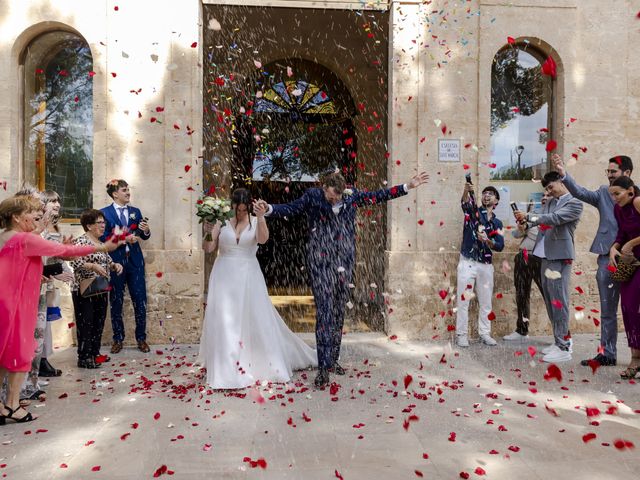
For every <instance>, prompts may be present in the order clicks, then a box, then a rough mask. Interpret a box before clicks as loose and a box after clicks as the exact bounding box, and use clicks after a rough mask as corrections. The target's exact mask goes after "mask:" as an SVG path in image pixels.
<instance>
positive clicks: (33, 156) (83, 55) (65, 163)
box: [22, 32, 94, 218]
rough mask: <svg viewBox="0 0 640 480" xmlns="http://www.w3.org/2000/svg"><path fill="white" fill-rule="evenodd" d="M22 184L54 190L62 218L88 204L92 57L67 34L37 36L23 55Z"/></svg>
mask: <svg viewBox="0 0 640 480" xmlns="http://www.w3.org/2000/svg"><path fill="white" fill-rule="evenodd" d="M22 63H23V72H24V148H23V151H24V170H25V180H26V181H29V182H32V183H34V184H35V185H36V186H37V187H38V188H39V189H40V190H54V191H56V192H57V193H58V194H59V195H60V198H61V202H62V214H63V216H64V217H66V218H79V217H80V213H81V212H82V210H84V209H85V208H90V207H91V206H92V198H93V195H92V184H93V75H94V73H93V71H92V69H93V58H92V56H91V50H90V49H89V46H88V45H87V43H86V42H85V41H84V40H83V39H82V38H80V37H79V36H78V35H75V34H73V33H70V32H49V33H46V34H44V35H41V36H39V37H37V38H36V39H35V40H33V41H32V42H31V44H30V45H29V46H28V48H27V49H26V50H25V52H24V55H23V57H22Z"/></svg>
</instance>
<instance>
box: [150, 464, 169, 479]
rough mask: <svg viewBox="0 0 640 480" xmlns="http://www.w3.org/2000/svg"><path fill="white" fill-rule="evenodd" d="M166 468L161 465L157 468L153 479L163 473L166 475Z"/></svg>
mask: <svg viewBox="0 0 640 480" xmlns="http://www.w3.org/2000/svg"><path fill="white" fill-rule="evenodd" d="M167 470H168V468H167V466H166V465H161V466H160V467H158V469H157V470H156V471H155V472H154V473H153V478H158V477H159V476H160V475H164V474H165V473H167Z"/></svg>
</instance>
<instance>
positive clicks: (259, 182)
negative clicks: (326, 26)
mask: <svg viewBox="0 0 640 480" xmlns="http://www.w3.org/2000/svg"><path fill="white" fill-rule="evenodd" d="M255 83H256V85H257V86H258V90H257V94H256V96H255V99H254V100H253V105H252V108H253V112H252V114H251V115H245V116H239V117H237V119H236V124H235V130H234V140H235V142H234V147H233V151H234V156H233V157H234V160H233V175H232V178H233V179H234V185H233V187H234V188H237V187H239V186H244V187H247V188H249V189H250V190H251V191H252V193H253V195H254V196H255V197H258V198H263V199H265V200H266V201H268V202H269V203H286V202H290V201H292V200H295V199H296V198H298V197H300V196H302V194H303V193H304V191H305V190H306V189H307V188H309V187H312V186H317V185H318V180H319V177H320V176H321V174H322V173H325V172H327V171H331V170H335V169H339V170H340V171H342V172H343V174H344V175H345V177H346V179H347V181H348V182H349V183H354V182H355V181H356V169H355V168H354V165H355V158H356V152H357V139H356V136H355V130H354V122H353V118H354V116H355V114H356V109H355V106H354V102H353V100H352V98H351V95H350V94H349V91H348V90H347V88H346V87H345V86H344V84H343V83H342V81H341V80H340V79H339V78H338V76H337V75H335V74H334V73H333V72H332V71H330V70H329V69H327V68H325V67H323V66H322V65H320V64H318V63H315V62H311V61H307V60H303V59H293V58H288V59H282V60H279V61H276V62H272V63H270V64H268V65H266V66H265V67H264V68H263V69H262V70H261V71H260V75H259V76H256V77H255ZM269 229H270V240H269V242H268V243H267V244H265V245H263V246H261V247H260V248H259V250H258V260H259V261H260V265H261V267H262V270H263V273H264V275H265V280H266V282H267V286H268V288H269V293H270V294H271V296H272V300H273V302H274V304H276V306H278V308H279V310H280V311H281V312H282V313H283V315H284V316H285V317H286V318H287V321H288V323H289V324H290V326H292V328H294V329H296V330H299V331H307V330H312V329H313V322H314V305H313V299H312V296H311V291H310V288H309V286H308V285H309V282H308V279H307V272H306V268H305V245H306V241H307V229H306V218H305V217H298V218H293V219H282V220H276V219H273V220H270V221H269Z"/></svg>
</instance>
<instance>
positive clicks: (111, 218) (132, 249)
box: [100, 205, 151, 267]
mask: <svg viewBox="0 0 640 480" xmlns="http://www.w3.org/2000/svg"><path fill="white" fill-rule="evenodd" d="M127 209H128V210H129V218H128V219H127V224H126V225H122V222H120V218H118V212H117V211H116V209H115V208H114V207H113V205H109V206H108V207H104V208H101V209H100V211H101V212H102V214H103V215H104V220H105V223H106V225H105V230H104V235H103V236H102V237H101V238H100V240H101V241H103V242H104V241H105V240H106V238H107V237H108V236H109V235H110V234H111V232H113V229H114V228H116V227H118V226H119V227H130V226H131V225H138V224H139V223H140V222H141V221H142V213H141V212H140V209H138V208H136V207H132V206H131V205H127ZM132 233H133V234H134V235H137V236H138V237H140V238H142V239H143V240H148V239H149V237H151V233H149V234H148V235H147V234H146V233H144V232H143V231H142V230H140V229H139V228H136V229H135V230H133V231H132ZM127 245H128V246H129V259H128V261H129V263H132V264H133V265H134V266H136V267H144V256H143V255H142V248H140V243H128V244H127ZM125 253H126V246H125V245H121V246H120V247H118V248H116V249H115V250H114V251H113V252H111V253H110V254H109V255H111V258H112V259H113V261H114V262H116V263H122V262H123V261H124V258H125Z"/></svg>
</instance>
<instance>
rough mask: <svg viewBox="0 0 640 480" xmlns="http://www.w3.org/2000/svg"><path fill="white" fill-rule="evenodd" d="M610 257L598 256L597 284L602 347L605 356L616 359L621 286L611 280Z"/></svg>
mask: <svg viewBox="0 0 640 480" xmlns="http://www.w3.org/2000/svg"><path fill="white" fill-rule="evenodd" d="M608 266H609V256H608V255H598V272H597V273H596V282H597V283H598V293H599V294H600V345H601V346H602V348H603V349H604V355H605V356H607V357H609V358H612V359H614V360H615V359H616V355H617V351H616V343H617V341H618V303H619V302H620V284H619V283H618V282H615V281H613V280H612V279H611V274H610V273H609V269H608V268H607V267H608Z"/></svg>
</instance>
